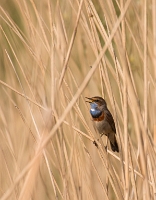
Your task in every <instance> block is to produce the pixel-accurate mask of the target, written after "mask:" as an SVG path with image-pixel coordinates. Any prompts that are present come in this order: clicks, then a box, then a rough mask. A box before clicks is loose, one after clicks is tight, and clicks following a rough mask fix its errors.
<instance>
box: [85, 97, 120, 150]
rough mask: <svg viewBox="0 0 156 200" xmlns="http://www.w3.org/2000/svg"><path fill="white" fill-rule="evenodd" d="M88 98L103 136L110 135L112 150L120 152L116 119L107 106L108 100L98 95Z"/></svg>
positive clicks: (96, 124)
mask: <svg viewBox="0 0 156 200" xmlns="http://www.w3.org/2000/svg"><path fill="white" fill-rule="evenodd" d="M86 98H87V97H86ZM87 99H88V100H87V102H89V103H90V105H91V109H90V114H91V116H92V119H93V123H94V125H95V127H96V129H97V130H98V132H99V133H100V135H101V136H102V135H106V136H107V137H108V139H109V141H110V145H111V149H112V151H114V152H115V151H116V152H119V147H118V144H117V140H116V136H115V134H116V129H115V123H114V119H113V117H112V115H111V113H110V111H109V110H108V108H107V104H106V101H105V100H104V99H103V98H102V97H98V96H96V97H92V98H87Z"/></svg>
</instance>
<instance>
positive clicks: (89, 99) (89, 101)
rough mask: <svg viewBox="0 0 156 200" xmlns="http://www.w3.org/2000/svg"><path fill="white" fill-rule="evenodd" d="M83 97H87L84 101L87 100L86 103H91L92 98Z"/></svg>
mask: <svg viewBox="0 0 156 200" xmlns="http://www.w3.org/2000/svg"><path fill="white" fill-rule="evenodd" d="M85 98H86V99H88V100H86V102H88V103H92V102H93V101H94V99H93V98H88V97H85Z"/></svg>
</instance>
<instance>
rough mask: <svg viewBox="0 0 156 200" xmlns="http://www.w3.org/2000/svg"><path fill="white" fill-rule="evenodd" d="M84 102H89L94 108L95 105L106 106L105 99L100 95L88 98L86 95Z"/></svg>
mask: <svg viewBox="0 0 156 200" xmlns="http://www.w3.org/2000/svg"><path fill="white" fill-rule="evenodd" d="M86 99H87V100H86V102H88V103H90V105H91V107H92V106H93V107H94V108H95V107H98V108H99V107H101V106H102V107H104V106H105V107H107V104H106V101H105V100H104V99H103V98H102V97H98V96H95V97H91V98H88V97H86Z"/></svg>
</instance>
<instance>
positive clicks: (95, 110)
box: [90, 103, 102, 118]
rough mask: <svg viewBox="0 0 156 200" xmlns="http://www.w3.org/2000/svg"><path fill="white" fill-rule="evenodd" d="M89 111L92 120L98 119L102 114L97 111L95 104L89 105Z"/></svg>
mask: <svg viewBox="0 0 156 200" xmlns="http://www.w3.org/2000/svg"><path fill="white" fill-rule="evenodd" d="M90 106H91V109H90V114H91V115H92V117H93V118H98V117H100V115H101V114H102V111H101V110H99V109H98V104H96V103H90Z"/></svg>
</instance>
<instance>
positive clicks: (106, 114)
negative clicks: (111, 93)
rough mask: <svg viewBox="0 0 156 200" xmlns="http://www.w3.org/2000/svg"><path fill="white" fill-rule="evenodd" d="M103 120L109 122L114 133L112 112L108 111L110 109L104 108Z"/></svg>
mask: <svg viewBox="0 0 156 200" xmlns="http://www.w3.org/2000/svg"><path fill="white" fill-rule="evenodd" d="M105 120H106V121H107V122H108V123H109V124H110V126H111V128H112V130H113V132H115V133H116V128H115V123H114V119H113V117H112V114H111V113H110V111H109V110H108V109H107V110H105Z"/></svg>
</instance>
